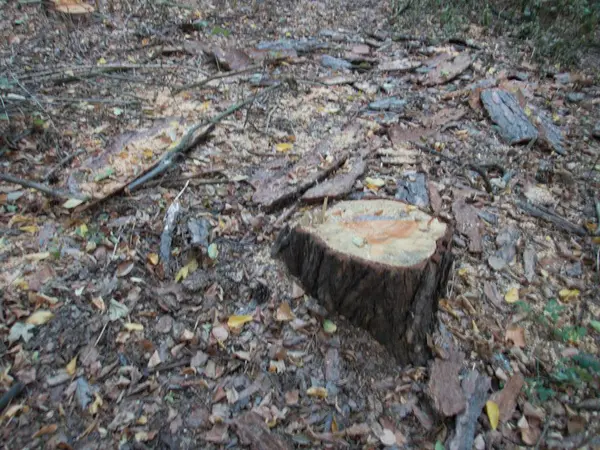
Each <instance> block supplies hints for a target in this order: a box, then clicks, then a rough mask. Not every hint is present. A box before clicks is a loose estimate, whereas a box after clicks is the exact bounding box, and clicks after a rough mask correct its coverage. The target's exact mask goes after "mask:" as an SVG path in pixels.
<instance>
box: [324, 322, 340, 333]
mask: <svg viewBox="0 0 600 450" xmlns="http://www.w3.org/2000/svg"><path fill="white" fill-rule="evenodd" d="M336 330H337V325H336V324H335V323H333V322H332V321H331V320H329V319H326V320H325V321H324V322H323V331H325V333H327V334H333V333H335V332H336Z"/></svg>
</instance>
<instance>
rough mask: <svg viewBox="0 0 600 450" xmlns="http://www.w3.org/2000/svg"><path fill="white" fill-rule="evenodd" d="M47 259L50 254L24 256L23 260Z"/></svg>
mask: <svg viewBox="0 0 600 450" xmlns="http://www.w3.org/2000/svg"><path fill="white" fill-rule="evenodd" d="M48 257H50V252H41V253H30V254H29V255H25V259H27V260H29V261H41V260H43V259H46V258H48Z"/></svg>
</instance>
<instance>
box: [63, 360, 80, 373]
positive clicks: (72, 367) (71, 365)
mask: <svg viewBox="0 0 600 450" xmlns="http://www.w3.org/2000/svg"><path fill="white" fill-rule="evenodd" d="M76 370H77V356H75V357H74V358H73V359H72V360H71V361H69V364H67V367H65V371H66V372H67V373H68V374H69V375H71V376H73V375H75V371H76Z"/></svg>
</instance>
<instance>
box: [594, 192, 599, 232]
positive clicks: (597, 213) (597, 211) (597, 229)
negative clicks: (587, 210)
mask: <svg viewBox="0 0 600 450" xmlns="http://www.w3.org/2000/svg"><path fill="white" fill-rule="evenodd" d="M596 218H597V220H598V223H597V224H596V232H595V233H594V235H595V236H600V201H598V202H596Z"/></svg>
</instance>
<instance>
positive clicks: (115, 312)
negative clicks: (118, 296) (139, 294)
mask: <svg viewBox="0 0 600 450" xmlns="http://www.w3.org/2000/svg"><path fill="white" fill-rule="evenodd" d="M127 314H129V309H128V308H127V306H125V305H124V304H123V303H119V302H118V301H116V300H115V299H114V298H111V299H110V306H109V307H108V318H109V319H110V320H111V322H114V321H115V320H118V319H122V318H123V317H125V316H126V315H127Z"/></svg>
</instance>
